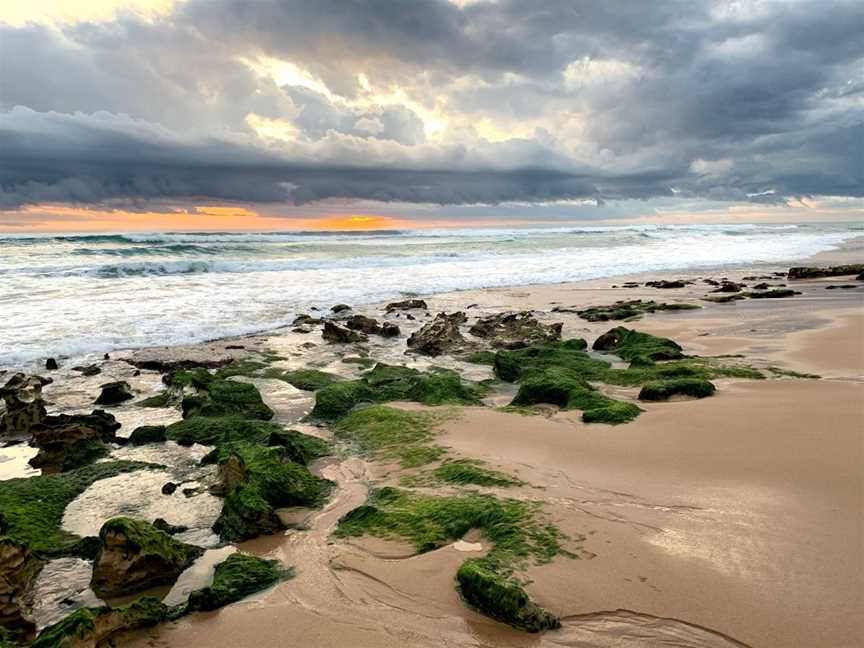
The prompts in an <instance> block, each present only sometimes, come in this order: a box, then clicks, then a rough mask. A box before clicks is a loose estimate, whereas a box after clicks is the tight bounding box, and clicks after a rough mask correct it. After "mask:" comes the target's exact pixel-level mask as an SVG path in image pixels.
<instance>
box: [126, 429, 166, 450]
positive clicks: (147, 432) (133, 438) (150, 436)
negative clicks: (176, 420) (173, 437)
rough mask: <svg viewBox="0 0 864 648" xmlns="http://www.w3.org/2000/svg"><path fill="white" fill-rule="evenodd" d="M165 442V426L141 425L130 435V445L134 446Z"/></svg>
mask: <svg viewBox="0 0 864 648" xmlns="http://www.w3.org/2000/svg"><path fill="white" fill-rule="evenodd" d="M165 440H166V438H165V426H164V425H141V426H139V427H137V428H135V429H134V430H133V431H132V434H130V435H129V443H131V444H132V445H134V446H139V445H144V444H146V443H162V442H163V441H165Z"/></svg>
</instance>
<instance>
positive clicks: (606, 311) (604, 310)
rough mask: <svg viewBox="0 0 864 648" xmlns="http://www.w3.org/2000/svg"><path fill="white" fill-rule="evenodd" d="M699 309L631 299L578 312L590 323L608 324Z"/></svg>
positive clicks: (683, 305)
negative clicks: (665, 312)
mask: <svg viewBox="0 0 864 648" xmlns="http://www.w3.org/2000/svg"><path fill="white" fill-rule="evenodd" d="M698 308H699V306H696V305H695V304H679V303H675V304H667V303H657V302H655V301H653V300H652V301H642V300H641V299H631V300H627V301H617V302H615V303H614V304H611V305H609V306H593V307H591V308H586V309H584V310H579V311H576V312H577V313H578V314H579V317H581V318H582V319H584V320H587V321H589V322H607V321H609V320H625V319H629V318H631V317H638V316H640V315H642V314H643V313H654V312H656V311H682V310H694V309H698Z"/></svg>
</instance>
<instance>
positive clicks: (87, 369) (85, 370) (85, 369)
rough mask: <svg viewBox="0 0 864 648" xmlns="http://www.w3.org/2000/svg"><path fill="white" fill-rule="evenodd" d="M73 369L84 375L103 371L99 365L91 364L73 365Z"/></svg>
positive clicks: (92, 374) (93, 374) (94, 374)
mask: <svg viewBox="0 0 864 648" xmlns="http://www.w3.org/2000/svg"><path fill="white" fill-rule="evenodd" d="M72 371H78V372H80V374H81V375H82V376H96V375H98V374H100V373H102V370H101V369H100V368H99V366H98V365H95V364H89V365H79V366H77V367H72Z"/></svg>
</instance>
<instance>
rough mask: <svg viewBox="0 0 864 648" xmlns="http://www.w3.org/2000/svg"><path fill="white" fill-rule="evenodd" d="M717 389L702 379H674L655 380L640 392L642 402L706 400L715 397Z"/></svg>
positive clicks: (644, 386) (646, 384)
mask: <svg viewBox="0 0 864 648" xmlns="http://www.w3.org/2000/svg"><path fill="white" fill-rule="evenodd" d="M715 391H717V389H716V388H715V387H714V385H713V384H712V383H710V382H709V381H707V380H703V379H701V378H674V379H670V380H654V381H651V382H648V383H645V385H643V386H642V389H641V391H640V392H639V400H641V401H666V400H669V399H670V398H671V397H672V396H690V397H691V398H706V397H708V396H713V395H714V392H715Z"/></svg>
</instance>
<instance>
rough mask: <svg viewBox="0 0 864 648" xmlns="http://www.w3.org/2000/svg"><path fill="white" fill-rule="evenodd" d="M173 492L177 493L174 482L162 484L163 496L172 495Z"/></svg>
mask: <svg viewBox="0 0 864 648" xmlns="http://www.w3.org/2000/svg"><path fill="white" fill-rule="evenodd" d="M175 492H177V484H175V483H174V482H165V483H164V484H162V494H163V495H173V494H174V493H175Z"/></svg>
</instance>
